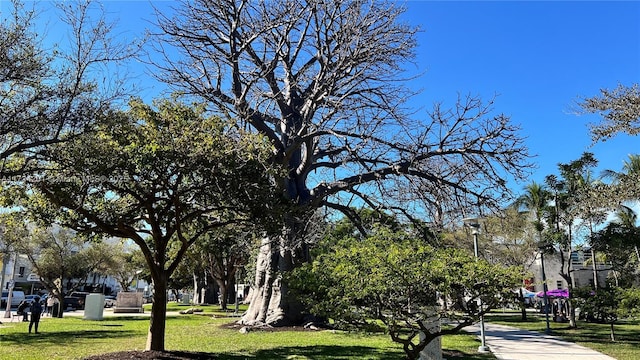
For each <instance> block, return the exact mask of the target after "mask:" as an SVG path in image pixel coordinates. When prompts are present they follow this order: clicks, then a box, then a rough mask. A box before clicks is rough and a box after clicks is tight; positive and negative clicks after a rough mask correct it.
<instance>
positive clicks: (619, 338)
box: [486, 314, 640, 360]
mask: <svg viewBox="0 0 640 360" xmlns="http://www.w3.org/2000/svg"><path fill="white" fill-rule="evenodd" d="M528 315H529V316H528V321H526V322H522V320H521V317H520V315H515V314H514V315H506V316H505V315H493V316H488V317H486V319H487V321H488V322H491V323H496V324H504V325H509V326H515V327H518V328H521V329H527V330H533V331H539V332H544V331H545V329H546V321H545V318H544V316H542V315H541V314H535V315H532V314H528ZM549 327H550V329H551V331H552V332H553V335H556V336H559V337H561V338H563V339H565V340H568V341H571V342H575V343H577V344H580V345H582V346H585V347H588V348H591V349H594V350H596V351H599V352H601V353H603V354H607V355H609V356H612V357H614V358H616V359H618V360H637V359H640V322H638V321H627V322H620V323H619V324H616V325H614V329H615V333H616V341H615V342H612V341H611V339H610V335H609V334H610V327H609V325H608V324H594V323H587V322H584V321H578V327H577V329H570V328H569V324H568V323H556V322H553V321H550V323H549Z"/></svg>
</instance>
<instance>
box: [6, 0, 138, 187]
mask: <svg viewBox="0 0 640 360" xmlns="http://www.w3.org/2000/svg"><path fill="white" fill-rule="evenodd" d="M57 6H58V10H59V15H60V19H61V21H62V24H63V25H66V26H63V27H61V28H64V29H66V30H67V31H68V32H67V37H66V40H68V41H63V42H60V43H55V44H47V45H46V46H45V45H43V43H42V42H43V41H44V39H45V38H46V33H47V31H46V30H44V31H43V29H37V28H36V23H37V21H38V20H39V13H38V11H39V9H38V8H36V7H35V6H34V8H31V9H28V8H26V5H25V4H24V3H23V2H20V1H18V0H13V1H12V2H11V5H10V9H11V13H10V14H9V13H7V14H0V19H1V20H0V175H1V176H3V177H5V178H8V177H12V178H15V177H17V176H21V175H22V174H24V173H25V172H27V171H29V170H32V169H33V167H34V166H35V165H36V164H37V162H34V161H31V160H33V159H34V158H36V157H37V155H38V154H39V153H40V152H41V151H42V150H43V149H45V148H46V147H47V146H50V145H51V144H56V143H60V142H62V141H66V140H69V139H71V138H74V137H76V136H79V135H80V134H83V133H85V132H87V131H89V130H91V128H92V127H91V126H92V124H93V123H95V122H96V120H97V119H98V118H99V116H100V114H102V113H103V112H104V111H105V110H106V109H108V108H109V107H110V106H111V104H112V102H113V101H115V100H117V99H121V98H122V97H123V96H125V92H126V90H128V88H127V87H126V86H124V85H123V82H122V81H123V80H124V76H123V77H119V76H118V72H117V71H115V68H114V67H111V68H110V66H112V65H113V64H118V63H120V62H122V61H124V60H126V59H130V58H131V56H132V55H133V53H134V52H135V45H130V44H128V43H123V42H117V41H114V39H113V38H112V35H111V30H112V29H113V24H111V23H108V22H107V21H106V20H105V19H104V18H103V17H95V16H93V17H92V16H91V15H95V14H96V13H95V12H93V11H94V10H95V8H96V6H97V5H96V4H92V3H91V1H87V0H79V1H77V2H65V3H59V4H57ZM40 10H41V9H40ZM43 23H44V22H42V21H41V22H40V26H44V24H43ZM103 69H110V70H111V71H109V73H108V74H107V73H105V72H102V71H96V70H103ZM96 74H98V75H96Z"/></svg>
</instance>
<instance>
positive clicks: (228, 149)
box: [16, 100, 277, 350]
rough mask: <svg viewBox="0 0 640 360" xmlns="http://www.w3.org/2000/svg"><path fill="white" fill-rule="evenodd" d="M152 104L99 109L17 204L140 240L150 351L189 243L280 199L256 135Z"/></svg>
mask: <svg viewBox="0 0 640 360" xmlns="http://www.w3.org/2000/svg"><path fill="white" fill-rule="evenodd" d="M156 105H157V106H156V107H152V106H149V105H146V104H143V103H142V102H140V101H135V100H134V101H132V102H131V103H130V110H129V111H128V112H123V113H110V114H105V123H104V124H103V125H102V126H101V127H100V128H99V130H98V131H97V132H96V134H93V135H87V136H84V137H82V138H78V139H76V140H74V141H70V142H67V143H64V144H61V145H60V146H57V147H55V148H52V149H51V151H50V152H48V153H47V159H48V163H47V164H48V168H49V170H48V171H47V172H45V173H44V174H43V176H42V178H41V180H40V181H36V182H34V183H29V184H27V185H29V186H28V187H27V188H26V189H25V191H24V194H25V197H26V198H27V199H28V200H27V201H26V202H24V203H23V204H22V205H23V206H25V207H27V208H28V209H29V210H30V212H31V214H32V215H33V216H36V217H38V218H41V219H45V220H47V221H51V222H58V223H60V224H62V225H64V226H68V227H71V228H74V229H76V230H78V231H84V232H89V233H100V234H107V235H109V236H114V237H120V238H127V239H131V240H132V241H133V242H134V243H135V244H137V245H138V246H139V248H140V250H141V251H142V254H143V255H144V258H145V261H146V264H147V266H148V268H149V271H150V275H151V279H152V282H153V288H154V294H153V296H154V306H153V308H152V310H151V321H150V329H149V336H148V342H147V350H164V340H165V331H164V330H165V320H166V306H167V303H166V297H167V294H166V291H167V284H168V279H169V277H170V276H171V274H172V273H173V272H174V271H175V269H176V267H177V266H178V265H179V264H180V262H181V261H182V259H183V257H184V255H185V253H186V252H187V250H188V249H189V248H190V247H191V246H192V245H193V244H194V243H195V242H196V241H198V240H199V239H200V237H201V236H202V235H203V234H205V233H207V232H208V231H210V230H211V229H213V228H216V227H220V226H224V225H226V224H229V223H233V222H243V221H248V220H249V219H251V220H253V221H255V220H256V219H260V218H261V217H264V216H266V214H270V213H272V212H271V211H269V206H270V205H271V204H274V203H277V199H272V198H271V195H273V193H272V192H270V191H268V189H267V186H268V185H265V184H268V182H269V180H270V179H271V178H272V176H274V175H273V173H272V171H271V168H270V167H268V166H265V165H264V162H263V159H264V158H265V157H266V156H267V154H266V151H267V150H266V149H265V144H264V142H263V141H262V140H261V138H260V137H256V136H253V137H252V136H249V135H247V136H244V135H242V134H241V132H242V130H240V129H238V127H236V126H235V124H233V123H229V122H225V121H222V120H221V119H219V118H217V117H211V116H207V114H206V113H205V112H204V110H203V109H202V108H201V107H198V106H193V107H191V106H187V105H184V104H182V103H180V102H178V101H176V100H163V101H159V102H157V103H156ZM22 185H24V184H22V183H19V184H16V186H18V187H20V186H22ZM261 206H263V207H261Z"/></svg>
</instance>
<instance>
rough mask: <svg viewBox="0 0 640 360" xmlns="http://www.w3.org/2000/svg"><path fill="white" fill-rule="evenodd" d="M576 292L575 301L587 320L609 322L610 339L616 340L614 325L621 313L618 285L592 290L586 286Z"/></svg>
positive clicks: (620, 291)
mask: <svg viewBox="0 0 640 360" xmlns="http://www.w3.org/2000/svg"><path fill="white" fill-rule="evenodd" d="M576 292H577V294H576V302H577V304H578V305H579V306H580V311H581V312H584V313H585V314H586V317H587V321H598V322H601V323H605V324H609V326H610V338H611V341H616V335H615V329H614V325H615V323H616V322H617V321H618V318H619V315H620V313H621V308H620V305H621V301H622V298H623V292H622V290H621V289H620V288H618V287H601V288H598V289H596V290H595V291H594V290H592V289H591V288H588V287H587V288H580V289H577V291H576Z"/></svg>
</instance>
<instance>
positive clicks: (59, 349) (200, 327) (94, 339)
mask: <svg viewBox="0 0 640 360" xmlns="http://www.w3.org/2000/svg"><path fill="white" fill-rule="evenodd" d="M187 308H189V307H185V306H177V305H176V306H173V305H171V306H170V309H169V310H170V311H179V310H184V309H187ZM147 310H148V309H147ZM147 310H146V311H147ZM203 310H204V313H202V314H194V315H178V316H168V318H167V328H166V343H165V345H166V349H168V350H183V351H198V352H207V353H211V354H215V356H216V358H218V359H221V360H240V359H261V360H275V359H296V360H302V359H314V360H338V359H372V360H382V359H402V358H403V357H404V353H403V352H402V349H401V347H400V346H399V345H398V344H395V343H393V342H392V341H391V340H390V339H389V336H388V335H385V334H367V333H347V332H340V331H272V332H262V331H252V332H249V333H248V334H240V333H239V332H238V331H237V330H233V329H226V328H224V327H222V326H221V325H224V324H228V323H230V322H232V321H234V320H236V319H237V318H231V317H227V315H229V312H224V311H219V310H218V307H217V306H211V307H203ZM240 310H241V311H242V310H244V309H243V308H241V309H240ZM147 312H148V311H147ZM231 312H233V309H232V311H231ZM148 327H149V319H148V318H145V317H135V316H119V317H109V316H105V317H104V320H101V321H93V320H84V319H82V318H81V317H77V316H69V315H67V316H65V317H64V318H62V319H58V318H49V317H44V318H43V319H42V320H41V322H40V334H28V333H27V332H28V323H23V322H5V323H4V324H2V325H0V359H6V360H13V359H16V360H18V359H20V360H29V359H44V358H46V359H48V360H55V359H82V358H84V357H87V356H90V355H96V354H104V353H110V352H117V351H123V350H142V349H144V347H145V343H146V336H147V331H148ZM477 347H478V341H477V340H476V338H475V336H472V335H467V334H461V335H454V336H448V337H445V338H444V339H443V349H444V352H445V357H446V358H448V359H455V360H465V359H475V360H479V359H493V357H492V356H488V355H479V354H477V351H476V350H477Z"/></svg>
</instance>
